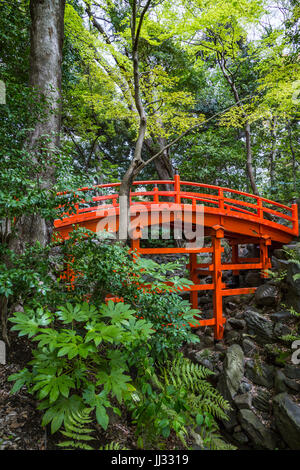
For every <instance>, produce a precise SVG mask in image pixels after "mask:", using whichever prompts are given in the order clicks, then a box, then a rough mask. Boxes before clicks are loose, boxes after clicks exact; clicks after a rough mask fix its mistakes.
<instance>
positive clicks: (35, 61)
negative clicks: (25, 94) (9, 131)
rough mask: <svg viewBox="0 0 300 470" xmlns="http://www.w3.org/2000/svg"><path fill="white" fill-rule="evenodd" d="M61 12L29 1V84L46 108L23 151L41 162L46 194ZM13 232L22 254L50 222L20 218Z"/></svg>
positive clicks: (56, 110)
mask: <svg viewBox="0 0 300 470" xmlns="http://www.w3.org/2000/svg"><path fill="white" fill-rule="evenodd" d="M64 10H65V0H30V16H31V39H30V40H31V43H30V78H29V81H30V85H31V86H32V87H33V88H34V89H36V90H37V91H38V93H39V94H40V97H41V99H42V100H45V101H46V106H45V109H43V115H42V116H41V119H38V121H37V122H36V125H35V128H34V129H33V131H32V132H31V134H30V135H29V138H28V140H27V142H26V144H25V147H26V150H27V151H29V152H31V153H32V154H33V158H34V161H35V162H37V163H38V162H39V160H40V157H41V156H42V157H43V158H44V160H43V161H44V163H43V164H42V168H43V169H42V171H41V173H40V174H39V180H40V181H41V183H40V186H41V188H42V189H46V190H47V189H50V188H52V187H53V184H54V183H55V161H54V157H55V152H56V149H57V148H58V147H59V140H60V127H61V109H60V108H61V105H60V102H61V63H62V46H63V35H64ZM43 141H44V142H43ZM41 146H42V147H43V151H41ZM45 148H46V149H47V150H46V151H45V150H44V149H45ZM17 228H18V234H19V242H18V243H19V247H18V249H19V251H23V249H24V244H25V242H29V243H34V242H35V241H39V242H40V243H41V244H42V245H43V246H44V245H46V244H47V243H48V242H49V241H50V239H51V235H52V222H46V221H45V220H44V219H42V218H41V216H40V215H39V214H35V215H32V216H26V215H25V216H23V217H22V218H21V220H20V222H19V223H18V227H17Z"/></svg>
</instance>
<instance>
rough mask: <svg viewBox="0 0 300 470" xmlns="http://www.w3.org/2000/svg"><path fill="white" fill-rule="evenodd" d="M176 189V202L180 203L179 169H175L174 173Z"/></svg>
mask: <svg viewBox="0 0 300 470" xmlns="http://www.w3.org/2000/svg"><path fill="white" fill-rule="evenodd" d="M174 191H175V203H176V204H180V202H181V197H180V176H179V174H178V171H177V170H176V171H175V175H174Z"/></svg>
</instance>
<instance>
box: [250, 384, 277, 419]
mask: <svg viewBox="0 0 300 470" xmlns="http://www.w3.org/2000/svg"><path fill="white" fill-rule="evenodd" d="M271 400H272V395H271V393H270V392H268V391H267V390H264V389H261V388H260V389H258V390H257V393H256V395H255V396H254V397H253V400H252V403H253V406H254V408H256V409H257V410H259V411H262V412H264V413H269V412H270V410H271Z"/></svg>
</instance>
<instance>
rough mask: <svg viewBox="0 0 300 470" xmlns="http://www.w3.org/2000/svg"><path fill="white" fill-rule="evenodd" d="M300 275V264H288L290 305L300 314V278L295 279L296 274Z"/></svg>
mask: <svg viewBox="0 0 300 470" xmlns="http://www.w3.org/2000/svg"><path fill="white" fill-rule="evenodd" d="M299 273H300V263H299V264H296V263H291V262H289V263H288V268H287V278H286V280H287V283H288V286H289V290H288V293H287V301H288V304H289V305H291V306H292V307H294V309H295V310H297V311H298V312H300V278H299V279H294V276H295V275H296V274H299Z"/></svg>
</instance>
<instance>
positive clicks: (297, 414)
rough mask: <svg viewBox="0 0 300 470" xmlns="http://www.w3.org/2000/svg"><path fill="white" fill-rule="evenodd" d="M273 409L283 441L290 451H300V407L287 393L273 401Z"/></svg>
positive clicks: (281, 394) (277, 396)
mask: <svg viewBox="0 0 300 470" xmlns="http://www.w3.org/2000/svg"><path fill="white" fill-rule="evenodd" d="M273 408H274V416H275V423H276V427H277V429H278V431H279V433H280V434H281V436H282V439H283V440H284V442H286V444H287V445H288V446H289V448H290V449H293V450H300V405H298V404H297V403H295V402H294V401H293V400H292V398H291V397H290V396H289V395H288V394H287V393H280V394H279V395H276V397H275V398H274V400H273ZM242 411H244V410H242Z"/></svg>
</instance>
